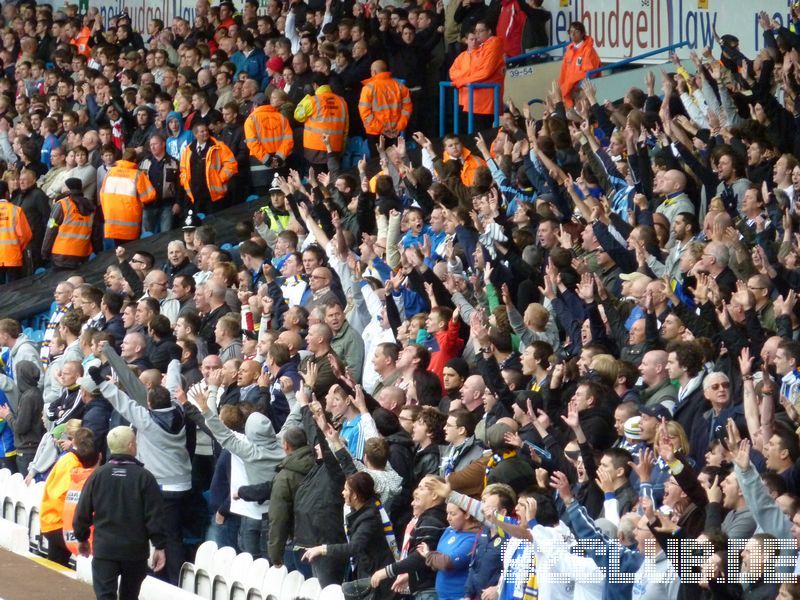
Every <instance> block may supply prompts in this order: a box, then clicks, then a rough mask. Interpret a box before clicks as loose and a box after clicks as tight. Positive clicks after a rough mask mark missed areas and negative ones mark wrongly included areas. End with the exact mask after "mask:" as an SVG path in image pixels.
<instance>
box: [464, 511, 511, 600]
mask: <svg viewBox="0 0 800 600" xmlns="http://www.w3.org/2000/svg"><path fill="white" fill-rule="evenodd" d="M502 572H503V538H501V537H500V536H499V535H496V536H494V537H492V533H491V531H490V530H489V528H488V527H484V528H483V531H481V534H480V537H479V538H478V545H477V546H476V547H475V554H474V555H473V556H472V563H471V564H470V565H469V575H468V576H467V582H466V584H465V585H464V596H465V597H466V598H480V597H481V592H482V591H483V590H485V589H486V588H488V587H492V586H495V585H497V583H498V582H499V581H500V573H502Z"/></svg>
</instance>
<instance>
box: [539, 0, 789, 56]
mask: <svg viewBox="0 0 800 600" xmlns="http://www.w3.org/2000/svg"><path fill="white" fill-rule="evenodd" d="M793 2H794V0H759V1H758V2H754V1H752V0H744V1H742V0H739V1H737V0H568V1H567V0H545V2H544V8H546V9H547V10H549V11H550V12H551V13H552V15H553V18H552V19H551V20H550V40H551V43H552V44H554V45H555V44H560V43H563V42H567V41H569V34H568V33H567V31H568V30H569V24H570V23H571V22H573V21H581V22H582V23H583V24H584V25H585V26H586V30H587V33H588V34H589V35H591V36H592V38H594V43H595V47H596V48H597V53H598V54H599V55H600V58H601V59H602V60H603V62H614V61H617V60H622V59H624V58H630V57H632V56H636V55H639V54H642V53H644V52H647V51H649V50H655V49H658V48H664V47H666V46H670V45H672V44H678V43H680V42H683V41H686V42H688V46H686V47H683V48H681V49H680V50H678V55H679V56H680V57H681V58H688V57H689V52H690V51H692V50H696V51H700V50H702V49H703V48H704V47H706V46H711V48H712V49H713V50H715V53H718V51H719V44H718V43H717V42H716V40H715V39H714V30H715V28H716V31H717V33H718V34H719V35H720V36H722V35H724V34H726V33H729V34H733V35H735V36H736V37H737V38H739V48H740V50H741V51H742V52H743V53H744V55H745V56H747V57H748V58H749V59H751V60H752V59H753V58H755V55H756V53H757V52H758V50H759V49H761V48H762V47H763V37H762V33H763V31H762V29H761V28H760V27H759V25H758V13H759V11H762V10H765V11H767V13H769V15H770V17H771V18H773V19H776V20H777V21H778V22H779V23H781V24H783V25H786V24H787V23H789V22H790V20H789V7H790V6H791V5H792V4H793ZM559 54H560V53H559ZM666 59H667V56H666V54H664V55H663V56H656V57H651V58H650V60H649V62H663V61H664V60H666Z"/></svg>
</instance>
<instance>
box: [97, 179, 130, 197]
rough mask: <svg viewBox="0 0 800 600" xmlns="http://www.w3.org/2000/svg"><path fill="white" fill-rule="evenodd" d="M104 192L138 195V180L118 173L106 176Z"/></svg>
mask: <svg viewBox="0 0 800 600" xmlns="http://www.w3.org/2000/svg"><path fill="white" fill-rule="evenodd" d="M103 192H104V193H106V194H117V195H119V196H129V197H133V198H135V197H136V194H137V192H136V182H135V181H134V180H133V179H128V178H127V177H120V176H118V175H111V174H110V173H109V174H108V175H107V176H106V179H105V182H104V185H103Z"/></svg>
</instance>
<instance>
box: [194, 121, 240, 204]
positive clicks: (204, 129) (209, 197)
mask: <svg viewBox="0 0 800 600" xmlns="http://www.w3.org/2000/svg"><path fill="white" fill-rule="evenodd" d="M192 132H193V133H194V137H195V140H194V141H193V142H192V143H191V144H189V145H188V146H186V148H184V149H183V152H182V153H181V185H182V186H183V189H185V190H186V195H187V197H188V198H189V201H190V202H191V203H192V204H194V210H195V212H201V213H209V212H212V211H213V210H214V209H215V208H224V203H221V202H220V201H221V200H222V199H223V198H225V196H226V194H227V193H228V182H229V181H230V180H231V177H233V176H234V175H236V173H238V172H239V165H238V163H237V162H236V157H235V156H234V155H233V152H231V150H230V148H228V147H227V146H226V145H225V144H224V143H222V142H220V141H218V140H216V139H214V138H213V137H211V136H210V135H209V133H208V125H206V124H205V123H204V122H202V121H199V122H195V124H194V126H193V127H192Z"/></svg>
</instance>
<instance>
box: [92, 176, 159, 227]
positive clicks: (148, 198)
mask: <svg viewBox="0 0 800 600" xmlns="http://www.w3.org/2000/svg"><path fill="white" fill-rule="evenodd" d="M155 199H156V190H155V189H154V188H153V186H152V184H151V183H150V180H149V179H148V178H147V175H146V174H145V173H144V171H140V170H139V168H138V167H137V166H136V163H133V162H129V161H127V160H118V161H117V162H116V163H115V164H114V166H113V167H111V170H109V172H108V175H106V178H105V179H104V180H103V187H102V188H101V189H100V205H101V206H102V207H103V216H104V217H105V228H104V232H103V234H104V235H105V237H106V238H109V239H112V240H126V241H128V240H137V239H139V235H140V234H141V229H142V205H144V204H150V203H151V202H153V201H155Z"/></svg>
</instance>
